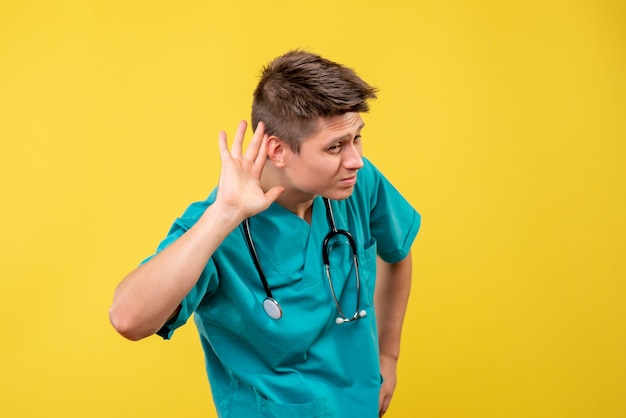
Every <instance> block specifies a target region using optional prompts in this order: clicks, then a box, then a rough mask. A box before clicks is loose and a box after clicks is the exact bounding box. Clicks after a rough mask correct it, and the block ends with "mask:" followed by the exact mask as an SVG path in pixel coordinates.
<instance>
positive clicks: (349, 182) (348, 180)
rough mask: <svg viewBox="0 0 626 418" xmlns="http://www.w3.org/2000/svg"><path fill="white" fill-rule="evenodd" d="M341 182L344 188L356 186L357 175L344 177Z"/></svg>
mask: <svg viewBox="0 0 626 418" xmlns="http://www.w3.org/2000/svg"><path fill="white" fill-rule="evenodd" d="M339 182H340V183H341V184H342V185H344V186H354V185H355V184H356V174H355V175H353V176H349V177H344V178H342V179H341V180H339Z"/></svg>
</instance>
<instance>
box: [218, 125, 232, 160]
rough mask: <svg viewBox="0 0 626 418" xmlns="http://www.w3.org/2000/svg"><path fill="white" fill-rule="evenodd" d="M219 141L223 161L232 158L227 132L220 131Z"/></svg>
mask: <svg viewBox="0 0 626 418" xmlns="http://www.w3.org/2000/svg"><path fill="white" fill-rule="evenodd" d="M217 141H218V146H219V150H220V157H221V159H222V162H223V161H224V159H225V158H230V152H229V151H228V140H227V139H226V132H224V131H220V133H219V136H218V139H217Z"/></svg>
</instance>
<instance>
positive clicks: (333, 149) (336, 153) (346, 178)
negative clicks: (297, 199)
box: [284, 113, 363, 200]
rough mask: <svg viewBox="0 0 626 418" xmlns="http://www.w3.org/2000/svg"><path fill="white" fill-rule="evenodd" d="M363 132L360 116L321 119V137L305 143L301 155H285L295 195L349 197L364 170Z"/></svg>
mask: <svg viewBox="0 0 626 418" xmlns="http://www.w3.org/2000/svg"><path fill="white" fill-rule="evenodd" d="M361 129H363V119H361V115H360V114H358V113H345V114H343V115H339V116H333V117H330V118H320V119H319V129H318V131H317V133H315V134H314V135H311V136H310V137H308V138H305V139H304V140H303V141H302V144H301V148H300V153H294V152H293V151H291V150H287V151H286V153H285V166H284V169H285V174H286V175H287V178H288V179H289V182H290V186H291V188H292V189H293V191H294V192H298V193H302V195H303V197H306V196H307V195H308V196H315V195H321V196H324V197H327V198H329V199H333V200H341V199H345V198H347V197H349V196H350V195H351V194H352V190H353V189H354V185H355V184H356V182H357V171H358V170H359V169H360V168H362V167H363V159H362V158H361V157H362V155H363V150H362V146H361Z"/></svg>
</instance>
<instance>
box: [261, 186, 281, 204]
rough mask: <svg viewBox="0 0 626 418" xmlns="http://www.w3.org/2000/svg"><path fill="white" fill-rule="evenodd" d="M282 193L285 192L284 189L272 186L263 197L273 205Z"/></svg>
mask: <svg viewBox="0 0 626 418" xmlns="http://www.w3.org/2000/svg"><path fill="white" fill-rule="evenodd" d="M284 191H285V188H284V187H282V186H274V187H272V188H271V189H269V190H268V191H267V192H265V197H267V200H269V201H270V202H272V203H274V202H275V201H276V199H278V196H280V195H281V194H282V193H283V192H284Z"/></svg>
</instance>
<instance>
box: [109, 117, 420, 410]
mask: <svg viewBox="0 0 626 418" xmlns="http://www.w3.org/2000/svg"><path fill="white" fill-rule="evenodd" d="M362 128H363V120H362V119H361V116H360V115H359V114H358V113H346V114H343V115H340V116H334V117H330V118H320V119H319V120H318V129H317V132H316V133H315V134H313V135H311V136H309V137H308V138H306V139H304V140H303V142H302V144H301V149H300V152H299V153H296V152H294V151H293V150H291V148H289V146H287V145H286V144H285V143H284V142H283V141H282V140H281V139H280V138H278V137H275V136H267V135H265V133H264V126H263V123H259V125H258V126H257V129H256V131H255V133H254V135H253V137H252V139H251V141H250V144H249V145H248V147H247V149H246V150H245V151H244V150H243V146H242V144H243V139H244V135H245V132H246V129H247V125H246V123H245V122H244V121H242V122H241V123H240V124H239V126H238V128H237V131H236V133H235V136H234V138H233V143H232V146H231V147H230V149H229V147H228V143H227V137H226V133H225V132H223V131H222V132H220V134H219V139H218V143H219V150H220V159H221V163H222V170H221V173H220V179H219V184H218V192H217V196H216V200H215V203H214V204H212V205H211V206H209V208H207V210H206V211H205V212H204V214H203V215H202V216H201V217H200V219H199V220H198V222H197V223H196V224H195V225H194V226H193V227H192V228H190V229H189V230H188V231H187V232H186V233H185V234H183V235H182V236H181V237H180V238H179V239H177V240H176V241H175V242H173V243H172V244H171V245H170V246H168V247H167V248H166V249H164V250H163V251H161V252H160V253H159V254H157V255H156V256H154V257H153V258H152V259H151V260H150V261H148V262H147V263H145V264H142V265H140V266H139V267H137V268H136V269H135V270H133V271H131V272H130V273H129V274H128V275H127V276H126V277H125V278H124V279H123V280H122V281H121V282H120V284H119V285H118V286H117V288H116V289H115V292H114V297H113V304H112V305H111V308H110V312H109V317H110V320H111V323H112V324H113V326H114V327H115V329H116V330H117V331H118V332H119V333H120V334H121V335H123V336H124V337H126V338H128V339H130V340H139V339H142V338H145V337H148V336H150V335H152V334H154V333H156V332H157V331H158V330H159V329H160V328H161V327H162V326H163V324H165V322H167V320H168V319H169V318H171V317H173V316H175V315H176V314H177V312H178V309H179V306H180V303H181V301H182V300H183V299H184V297H185V296H186V295H187V294H188V293H189V291H190V290H191V289H192V288H193V286H194V285H195V284H196V281H197V280H198V278H199V277H200V274H201V272H202V270H203V269H204V267H205V266H206V264H207V262H208V260H209V259H210V258H211V256H212V255H213V253H214V252H215V250H216V249H217V248H218V247H219V246H220V244H221V242H222V241H223V240H224V238H225V237H226V236H227V235H228V234H229V233H230V232H231V231H233V230H234V229H235V228H236V227H237V226H238V225H239V224H241V222H242V221H243V220H244V219H245V218H247V217H251V216H253V215H255V214H257V213H260V212H262V211H264V210H265V209H267V208H268V207H269V206H270V205H271V204H272V203H273V202H277V203H278V204H280V205H281V206H283V207H284V208H286V209H288V210H290V211H291V212H293V213H294V214H296V215H297V216H299V217H301V218H302V219H304V220H306V221H307V222H310V221H311V208H312V204H313V199H315V197H316V196H318V195H321V196H325V197H327V198H329V199H333V200H341V199H345V198H347V197H349V196H350V195H351V194H352V191H353V189H354V185H355V184H356V181H357V179H358V170H359V169H361V168H362V167H363V160H362V154H363V150H362V144H361V130H362ZM377 268H378V275H379V278H378V280H377V282H378V283H381V284H380V285H377V289H376V293H375V304H376V311H377V316H378V327H379V347H380V360H381V361H380V364H381V373H382V375H383V377H384V383H383V385H382V387H381V392H380V400H379V415H380V416H382V415H383V414H384V413H385V411H386V410H387V408H388V406H389V402H390V401H391V397H392V395H393V391H394V389H395V384H396V365H397V360H398V355H399V346H400V332H401V328H402V321H403V318H404V312H405V309H406V305H407V299H408V294H409V289H410V281H411V258H410V256H408V257H406V258H405V259H404V260H402V261H400V262H399V263H395V264H387V263H384V262H383V261H381V260H379V264H378V266H377Z"/></svg>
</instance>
